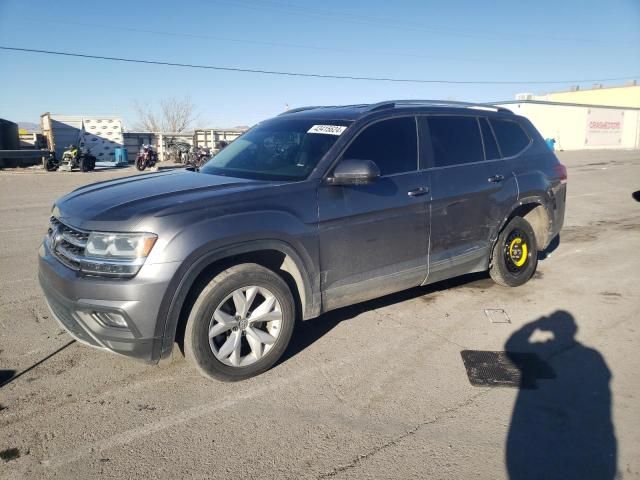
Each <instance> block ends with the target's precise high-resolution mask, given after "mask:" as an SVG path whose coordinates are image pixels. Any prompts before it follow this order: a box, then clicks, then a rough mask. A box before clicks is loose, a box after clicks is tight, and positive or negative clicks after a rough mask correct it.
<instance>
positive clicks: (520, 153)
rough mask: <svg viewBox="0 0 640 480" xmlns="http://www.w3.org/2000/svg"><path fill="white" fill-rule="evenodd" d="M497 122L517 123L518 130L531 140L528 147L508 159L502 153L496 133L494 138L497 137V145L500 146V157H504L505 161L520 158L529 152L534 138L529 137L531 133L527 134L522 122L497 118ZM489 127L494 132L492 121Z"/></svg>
mask: <svg viewBox="0 0 640 480" xmlns="http://www.w3.org/2000/svg"><path fill="white" fill-rule="evenodd" d="M496 120H499V121H502V122H511V123H515V124H516V125H517V126H518V128H519V129H520V130H522V132H523V133H524V134H525V136H526V137H527V138H528V139H529V143H527V145H526V146H525V147H524V148H523V149H522V150H520V151H519V152H518V153H515V154H513V155H509V156H508V157H506V156H504V154H503V153H502V149H501V148H500V142H498V136H497V135H496V134H495V132H494V136H495V137H496V143H497V145H498V149H499V150H500V155H502V159H503V160H505V159H511V158H515V157H518V156H520V155H522V154H523V153H524V152H525V151H527V150H528V149H529V148H530V147H531V145H533V138H531V135H529V132H527V130H526V129H525V128H523V127H522V125H520V122H517V121H516V120H511V119H510V118H496ZM489 126H490V127H491V130H492V131H493V125H491V121H489Z"/></svg>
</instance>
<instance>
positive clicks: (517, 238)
mask: <svg viewBox="0 0 640 480" xmlns="http://www.w3.org/2000/svg"><path fill="white" fill-rule="evenodd" d="M527 239H528V237H527V235H526V234H525V233H524V232H523V231H521V230H519V229H517V230H514V231H513V232H511V233H510V234H509V236H508V237H507V239H506V241H505V245H504V247H505V248H504V256H505V260H506V264H507V268H508V270H509V271H510V272H512V273H519V272H520V271H521V270H524V267H525V265H526V264H527V260H528V259H529V245H528V244H527Z"/></svg>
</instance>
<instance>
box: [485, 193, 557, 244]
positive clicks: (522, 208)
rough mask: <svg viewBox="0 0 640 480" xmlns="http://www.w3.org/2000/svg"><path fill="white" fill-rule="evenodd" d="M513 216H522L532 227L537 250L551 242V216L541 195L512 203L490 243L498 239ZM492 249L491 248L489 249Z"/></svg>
mask: <svg viewBox="0 0 640 480" xmlns="http://www.w3.org/2000/svg"><path fill="white" fill-rule="evenodd" d="M513 217H522V218H524V219H525V220H526V221H527V222H529V224H530V225H531V228H532V229H533V233H534V235H535V236H536V245H537V248H538V251H541V250H544V249H545V248H547V246H548V245H549V243H550V242H551V240H552V238H551V229H552V217H551V214H550V213H549V208H548V207H547V202H545V200H544V199H543V198H541V197H529V198H523V199H522V200H520V201H519V202H518V203H517V204H515V205H513V206H512V208H511V209H510V213H509V215H507V216H506V217H505V218H504V219H503V220H502V223H501V225H500V228H499V229H498V230H497V232H496V237H495V238H494V239H493V241H492V245H495V242H497V241H498V236H499V235H500V233H501V232H502V230H504V228H505V227H506V226H507V224H508V223H509V222H510V221H511V219H512V218H513ZM491 251H493V248H492V249H491Z"/></svg>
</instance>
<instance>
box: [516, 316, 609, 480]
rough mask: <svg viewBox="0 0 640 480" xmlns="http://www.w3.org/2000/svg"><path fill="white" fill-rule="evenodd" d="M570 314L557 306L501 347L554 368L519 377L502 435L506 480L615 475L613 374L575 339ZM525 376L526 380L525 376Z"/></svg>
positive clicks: (604, 479) (577, 479) (602, 479)
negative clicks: (543, 375)
mask: <svg viewBox="0 0 640 480" xmlns="http://www.w3.org/2000/svg"><path fill="white" fill-rule="evenodd" d="M577 330H578V327H577V325H576V322H575V320H574V318H573V316H572V315H571V314H570V313H568V312H566V311H557V312H554V313H553V314H552V315H550V316H548V317H542V318H539V319H537V320H535V321H533V322H531V323H528V324H526V325H525V326H524V327H522V328H521V329H519V330H518V331H517V332H515V333H514V334H513V335H512V336H511V337H510V338H509V340H508V341H507V343H506V345H505V350H506V354H507V355H508V356H510V357H512V358H513V362H514V363H515V364H516V365H517V364H518V362H519V361H521V359H522V358H523V356H522V355H523V354H529V355H531V354H533V355H534V356H535V357H537V359H538V361H542V362H545V363H546V364H547V365H548V367H549V369H550V370H552V371H553V373H554V375H553V376H552V377H546V378H547V379H544V380H542V381H540V377H538V378H531V376H535V375H536V371H535V369H534V370H532V371H528V369H527V368H526V365H522V367H521V365H518V366H519V368H521V374H522V377H521V378H522V380H521V387H520V389H519V391H518V397H517V400H516V403H515V406H514V408H513V413H512V416H511V424H510V426H509V433H508V435H507V444H506V466H507V471H508V474H509V478H510V479H511V480H529V479H531V480H534V479H535V480H538V479H558V480H560V479H562V480H574V479H575V480H584V479H588V478H593V479H599V480H607V479H614V478H615V476H616V468H617V445H616V437H615V432H614V427H613V423H612V420H611V391H610V389H609V383H610V381H611V372H610V371H609V369H608V367H607V364H606V362H605V361H604V358H603V357H602V355H601V354H600V353H599V352H598V351H597V350H594V349H593V348H589V347H586V346H585V345H582V344H581V343H580V342H578V341H577V340H576V339H575V335H576V332H577ZM527 377H529V378H527Z"/></svg>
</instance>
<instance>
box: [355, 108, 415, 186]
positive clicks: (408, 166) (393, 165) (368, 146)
mask: <svg viewBox="0 0 640 480" xmlns="http://www.w3.org/2000/svg"><path fill="white" fill-rule="evenodd" d="M417 142H418V135H417V131H416V121H415V118H414V117H402V118H392V119H389V120H383V121H381V122H377V123H374V124H373V125H371V126H369V127H366V128H365V130H364V131H363V132H362V133H360V134H359V135H358V137H357V138H356V139H355V140H354V141H353V143H352V144H351V145H350V146H349V148H347V151H346V152H345V153H344V155H343V156H342V158H345V159H347V158H349V159H359V160H373V161H374V162H375V163H376V165H378V168H380V174H381V175H393V174H394V173H403V172H413V171H415V170H417V169H418V146H417Z"/></svg>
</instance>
